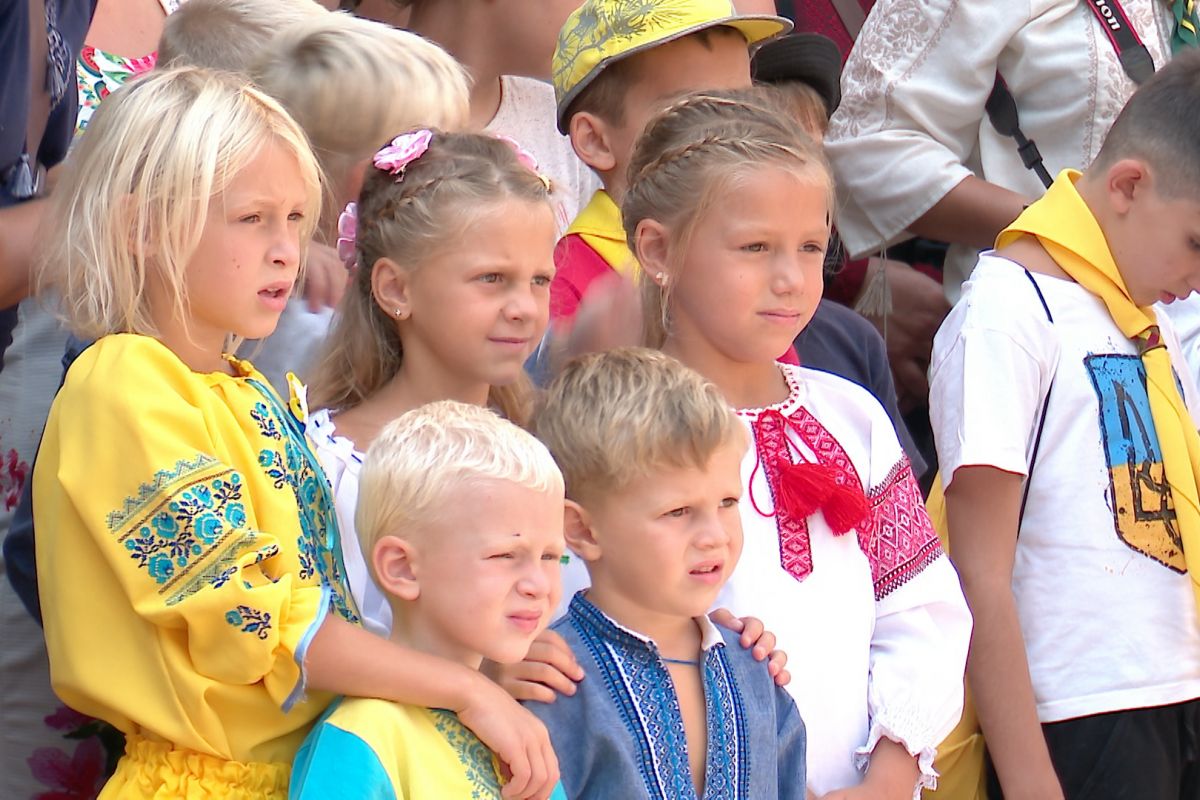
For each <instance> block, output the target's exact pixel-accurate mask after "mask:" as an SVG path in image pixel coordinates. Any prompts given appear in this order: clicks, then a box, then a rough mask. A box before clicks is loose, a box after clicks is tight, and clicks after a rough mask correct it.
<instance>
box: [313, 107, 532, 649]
mask: <svg viewBox="0 0 1200 800" xmlns="http://www.w3.org/2000/svg"><path fill="white" fill-rule="evenodd" d="M373 165H374V166H373V168H372V167H368V173H369V174H368V175H367V176H366V178H365V180H364V182H363V188H362V192H361V194H360V195H359V199H358V202H357V203H356V204H355V203H351V204H349V205H348V206H347V207H346V211H344V212H343V213H342V215H341V218H340V220H339V225H338V227H339V237H340V238H339V239H338V251H339V254H340V255H341V256H342V257H343V259H345V260H346V262H347V266H349V267H350V268H351V269H352V270H353V276H352V278H351V281H350V285H349V287H348V288H347V289H346V294H345V296H344V297H343V299H342V303H341V305H340V306H339V308H338V310H337V313H336V315H335V318H334V322H333V327H332V329H331V332H330V336H329V338H328V340H327V343H326V347H325V351H324V352H323V353H322V355H321V357H320V360H319V362H318V367H317V370H316V373H315V374H314V377H313V380H312V381H311V383H310V386H309V401H310V403H311V404H312V406H313V407H314V408H316V409H318V410H317V411H316V413H314V414H312V415H311V416H310V418H309V421H308V427H307V433H308V436H309V438H310V439H311V441H312V442H313V445H314V448H315V450H316V452H317V455H318V457H319V458H320V460H321V465H322V467H323V468H324V470H325V474H326V475H327V476H328V477H329V480H330V483H331V484H332V486H333V492H334V504H335V506H336V507H337V513H338V517H339V521H340V523H341V527H342V530H343V532H344V533H343V542H342V546H343V550H344V554H345V560H346V572H347V576H348V579H349V582H350V587H351V590H352V592H353V594H354V597H355V599H356V600H357V602H358V607H359V609H360V610H361V612H362V617H363V624H364V625H365V626H366V627H367V629H368V630H372V631H374V632H376V633H378V634H380V635H384V636H386V635H387V634H388V632H389V631H390V629H391V624H392V614H391V608H390V607H389V604H388V599H387V597H386V596H385V595H384V594H383V593H382V592H381V591H380V590H379V589H378V588H377V587H376V586H375V584H374V582H373V581H372V579H371V575H370V572H369V570H368V568H367V562H368V561H369V558H370V554H368V553H363V552H361V550H360V549H359V547H358V540H357V537H356V536H355V525H354V518H355V508H356V505H357V496H358V475H359V470H360V468H361V466H362V461H363V453H365V452H366V450H367V447H368V446H369V445H370V444H371V442H372V441H374V440H375V437H376V436H377V435H378V433H379V431H380V430H381V429H382V428H383V427H384V426H385V425H386V424H387V423H388V422H390V421H391V420H393V419H395V418H396V417H398V416H400V415H401V414H403V413H404V412H406V411H410V410H412V409H414V408H416V407H418V406H421V405H424V404H426V403H430V402H433V401H435V400H458V401H460V402H465V403H473V404H476V405H489V406H492V407H493V408H495V409H496V410H497V411H499V412H500V413H501V414H502V415H503V416H505V417H507V418H508V419H510V420H512V421H513V422H516V423H517V424H519V425H524V424H525V423H526V422H527V419H528V416H529V412H530V408H531V401H532V388H531V385H530V383H529V380H528V378H526V377H525V373H524V370H523V368H522V367H523V364H524V361H525V359H526V358H527V357H528V356H529V354H530V353H531V352H532V350H533V348H534V347H535V346H536V345H537V343H538V342H539V341H540V340H541V337H542V334H543V333H544V332H545V329H546V324H547V321H548V319H549V303H550V281H551V279H552V278H553V277H554V242H555V237H556V228H555V222H554V214H553V211H552V209H551V205H550V200H549V190H548V185H547V184H548V181H547V180H546V179H545V178H543V177H542V176H541V175H539V174H538V172H537V171H536V164H535V162H534V161H533V159H532V158H531V157H530V156H529V155H528V154H527V153H525V152H524V151H523V150H521V149H520V148H519V147H518V146H517V145H516V144H515V143H514V142H512V140H504V139H499V138H496V137H493V136H488V135H482V134H473V133H444V132H442V131H438V130H418V131H412V132H410V133H405V134H402V135H400V136H397V137H396V138H395V139H394V140H393V141H392V143H391V144H390V145H388V146H387V147H384V148H383V149H382V150H380V151H379V152H378V153H376V154H375V156H374V158H373Z"/></svg>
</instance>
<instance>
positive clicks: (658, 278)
mask: <svg viewBox="0 0 1200 800" xmlns="http://www.w3.org/2000/svg"><path fill="white" fill-rule="evenodd" d="M670 277H671V276H670V275H668V274H667V273H665V272H656V273H654V282H655V283H657V284H658V285H659V286H662V287H664V288H665V287H666V285H667V280H668V279H669V278H670Z"/></svg>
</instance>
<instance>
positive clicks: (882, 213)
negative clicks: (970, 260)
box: [825, 0, 1034, 257]
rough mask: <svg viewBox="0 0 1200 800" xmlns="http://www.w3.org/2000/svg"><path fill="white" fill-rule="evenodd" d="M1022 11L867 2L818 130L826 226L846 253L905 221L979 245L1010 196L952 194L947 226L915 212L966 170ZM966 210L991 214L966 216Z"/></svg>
mask: <svg viewBox="0 0 1200 800" xmlns="http://www.w3.org/2000/svg"><path fill="white" fill-rule="evenodd" d="M1033 13H1034V10H1033V9H1032V8H1031V3H960V2H956V0H927V2H922V3H919V4H913V3H910V2H908V1H907V0H879V2H877V3H876V4H875V7H874V8H873V9H872V11H871V14H870V16H869V17H868V18H867V22H866V24H865V25H864V26H863V29H862V32H861V33H860V34H859V37H858V41H857V43H856V44H855V46H854V49H853V51H852V52H851V54H850V57H849V59H848V60H847V62H846V68H845V71H844V72H843V76H842V88H843V91H842V103H841V105H840V106H839V107H838V109H837V111H836V112H835V113H834V115H833V119H832V120H831V122H830V129H829V133H828V135H827V136H826V139H825V148H826V152H827V153H828V155H829V158H830V160H831V162H832V164H833V168H834V172H835V173H836V176H837V182H838V188H839V192H840V198H839V199H840V201H841V204H840V208H839V215H838V233H839V234H840V235H841V237H842V240H843V241H844V242H845V244H846V246H847V249H848V250H849V251H850V253H851V255H852V256H854V257H860V256H864V255H873V254H876V253H877V252H878V251H879V250H880V249H881V248H883V247H885V246H887V245H889V244H892V243H894V242H896V241H899V240H901V239H903V238H905V237H906V236H907V235H908V232H909V231H910V230H914V229H913V228H912V226H913V225H914V224H915V225H916V226H917V228H916V231H915V232H920V233H923V234H925V235H932V236H935V237H936V238H940V239H944V240H950V241H965V242H969V243H978V244H985V245H987V246H990V245H991V241H990V240H988V239H987V237H986V236H982V235H981V234H982V233H983V232H984V229H986V228H988V227H989V226H994V225H995V224H996V223H995V220H994V219H993V216H999V217H1002V216H1004V215H1005V214H1007V213H1009V210H1011V209H1012V207H1013V198H1011V197H1010V198H1008V200H1007V201H1006V202H1004V203H998V206H999V208H997V209H991V208H989V207H987V206H983V207H981V206H980V205H978V204H976V203H972V202H967V201H963V202H961V203H960V202H958V197H957V196H956V198H955V200H953V201H951V204H950V208H951V209H955V208H957V211H956V212H955V213H954V214H951V215H950V216H951V217H952V218H953V217H954V216H955V215H956V214H958V215H964V216H966V217H967V219H966V220H965V221H964V220H961V219H960V220H957V221H954V220H951V223H950V224H947V222H946V221H945V220H943V219H941V218H940V217H939V214H938V213H935V214H934V216H933V218H932V219H931V220H923V221H918V220H922V218H923V217H924V215H926V214H927V213H929V212H930V211H931V209H933V208H934V206H935V205H937V204H938V203H939V201H941V200H943V198H946V197H947V196H948V195H949V194H951V192H952V191H953V190H955V189H956V188H958V187H959V186H960V185H961V184H963V183H964V181H966V180H967V179H968V178H971V177H972V176H973V173H972V172H971V170H970V169H969V168H968V167H967V166H966V165H967V164H968V163H969V161H970V160H971V157H972V153H973V152H974V151H975V149H976V147H977V145H978V143H979V129H980V125H981V124H982V125H986V124H987V122H986V112H985V111H984V105H985V104H986V102H987V98H988V95H989V94H990V93H991V90H992V86H993V84H994V83H995V78H996V68H997V64H998V61H999V58H1000V54H1001V53H1002V52H1003V51H1004V49H1005V48H1006V47H1007V46H1008V44H1009V43H1010V42H1011V41H1012V39H1013V38H1014V36H1016V34H1017V33H1018V32H1019V31H1020V30H1021V29H1022V28H1023V27H1024V26H1025V25H1027V24H1028V22H1029V20H1030V19H1031V17H1032V14H1033ZM975 180H976V181H978V180H979V179H978V178H975ZM977 188H980V187H977V186H975V185H974V183H973V182H972V183H968V184H967V186H966V187H965V189H964V191H966V192H970V191H973V190H974V189H977ZM993 188H994V187H993ZM982 191H983V193H984V195H986V194H987V192H988V190H987V189H986V188H984V189H983V190H982ZM975 197H976V195H975V194H971V195H969V196H968V197H967V200H973V199H974V198H975ZM983 202H984V203H989V202H991V203H995V202H996V199H995V198H994V197H992V198H991V199H988V197H986V196H985V197H984V198H983ZM1019 206H1020V204H1019V203H1018V204H1016V211H1019V210H1020V208H1019ZM943 210H944V209H943ZM972 210H974V211H980V210H984V211H987V212H989V215H988V217H987V220H992V221H991V222H989V221H987V220H975V219H971V218H970V212H971V211H972ZM1012 216H1013V217H1015V216H1016V214H1015V213H1013V214H1012ZM1010 220H1011V217H1010Z"/></svg>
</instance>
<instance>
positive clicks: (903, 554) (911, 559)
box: [858, 456, 942, 600]
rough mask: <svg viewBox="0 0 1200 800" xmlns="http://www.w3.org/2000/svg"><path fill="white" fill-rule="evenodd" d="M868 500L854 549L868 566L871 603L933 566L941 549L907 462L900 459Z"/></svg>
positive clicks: (905, 459) (904, 459) (871, 492)
mask: <svg viewBox="0 0 1200 800" xmlns="http://www.w3.org/2000/svg"><path fill="white" fill-rule="evenodd" d="M868 498H869V499H870V501H871V525H870V526H869V527H866V528H865V529H860V530H859V532H858V545H859V547H861V548H862V551H863V552H864V553H866V554H867V560H869V561H870V562H871V581H872V583H873V584H874V586H875V599H876V600H882V599H883V598H885V597H887V596H888V595H889V594H891V593H892V592H894V591H895V590H896V589H899V588H900V587H901V586H903V585H904V584H906V583H908V582H909V581H910V580H911V579H912V578H913V577H914V576H915V575H917V574H919V573H920V572H921V571H922V570H923V569H925V567H927V566H929V565H930V564H931V563H933V562H934V561H935V560H936V559H937V558H938V556H940V555H941V554H942V545H941V543H940V542H939V541H938V538H937V532H936V531H934V529H933V523H932V522H930V520H929V514H928V513H927V512H926V511H925V504H924V502H923V501H922V500H921V489H920V487H919V486H917V481H916V479H915V478H914V477H913V473H912V467H911V466H910V465H909V463H908V459H907V458H905V457H903V456H901V458H900V461H898V462H897V463H896V465H895V466H893V467H892V469H891V471H890V472H888V476H887V478H886V479H885V480H884V481H883V483H882V484H880V485H879V486H877V487H875V488H873V489H871V491H870V492H869V493H868Z"/></svg>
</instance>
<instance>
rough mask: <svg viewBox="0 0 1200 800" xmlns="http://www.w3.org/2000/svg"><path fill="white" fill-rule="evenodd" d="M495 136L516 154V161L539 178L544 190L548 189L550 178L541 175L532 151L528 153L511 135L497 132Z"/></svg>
mask: <svg viewBox="0 0 1200 800" xmlns="http://www.w3.org/2000/svg"><path fill="white" fill-rule="evenodd" d="M495 136H496V138H497V139H499V140H500V141H502V142H504V143H505V144H507V145H508V146H509V147H511V148H512V149H513V152H514V153H516V154H517V161H519V162H520V163H521V166H523V167H525V168H526V169H527V170H529V171H530V172H532V173H533V174H534V175H537V176H538V180H540V181H541V182H542V184H543V185H544V186H545V187H546V191H547V192H548V191H550V179H549V178H547V177H546V176H545V175H543V174H542V172H541V170H539V169H538V162H537V159H536V158H534V157H533V153H530V152H529V151H528V150H526V149H525V148H524V147H522V146H521V143H520V142H518V141H517V140H516V139H514V138H512V137H511V136H505V135H504V134H503V133H497V134H495Z"/></svg>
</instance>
